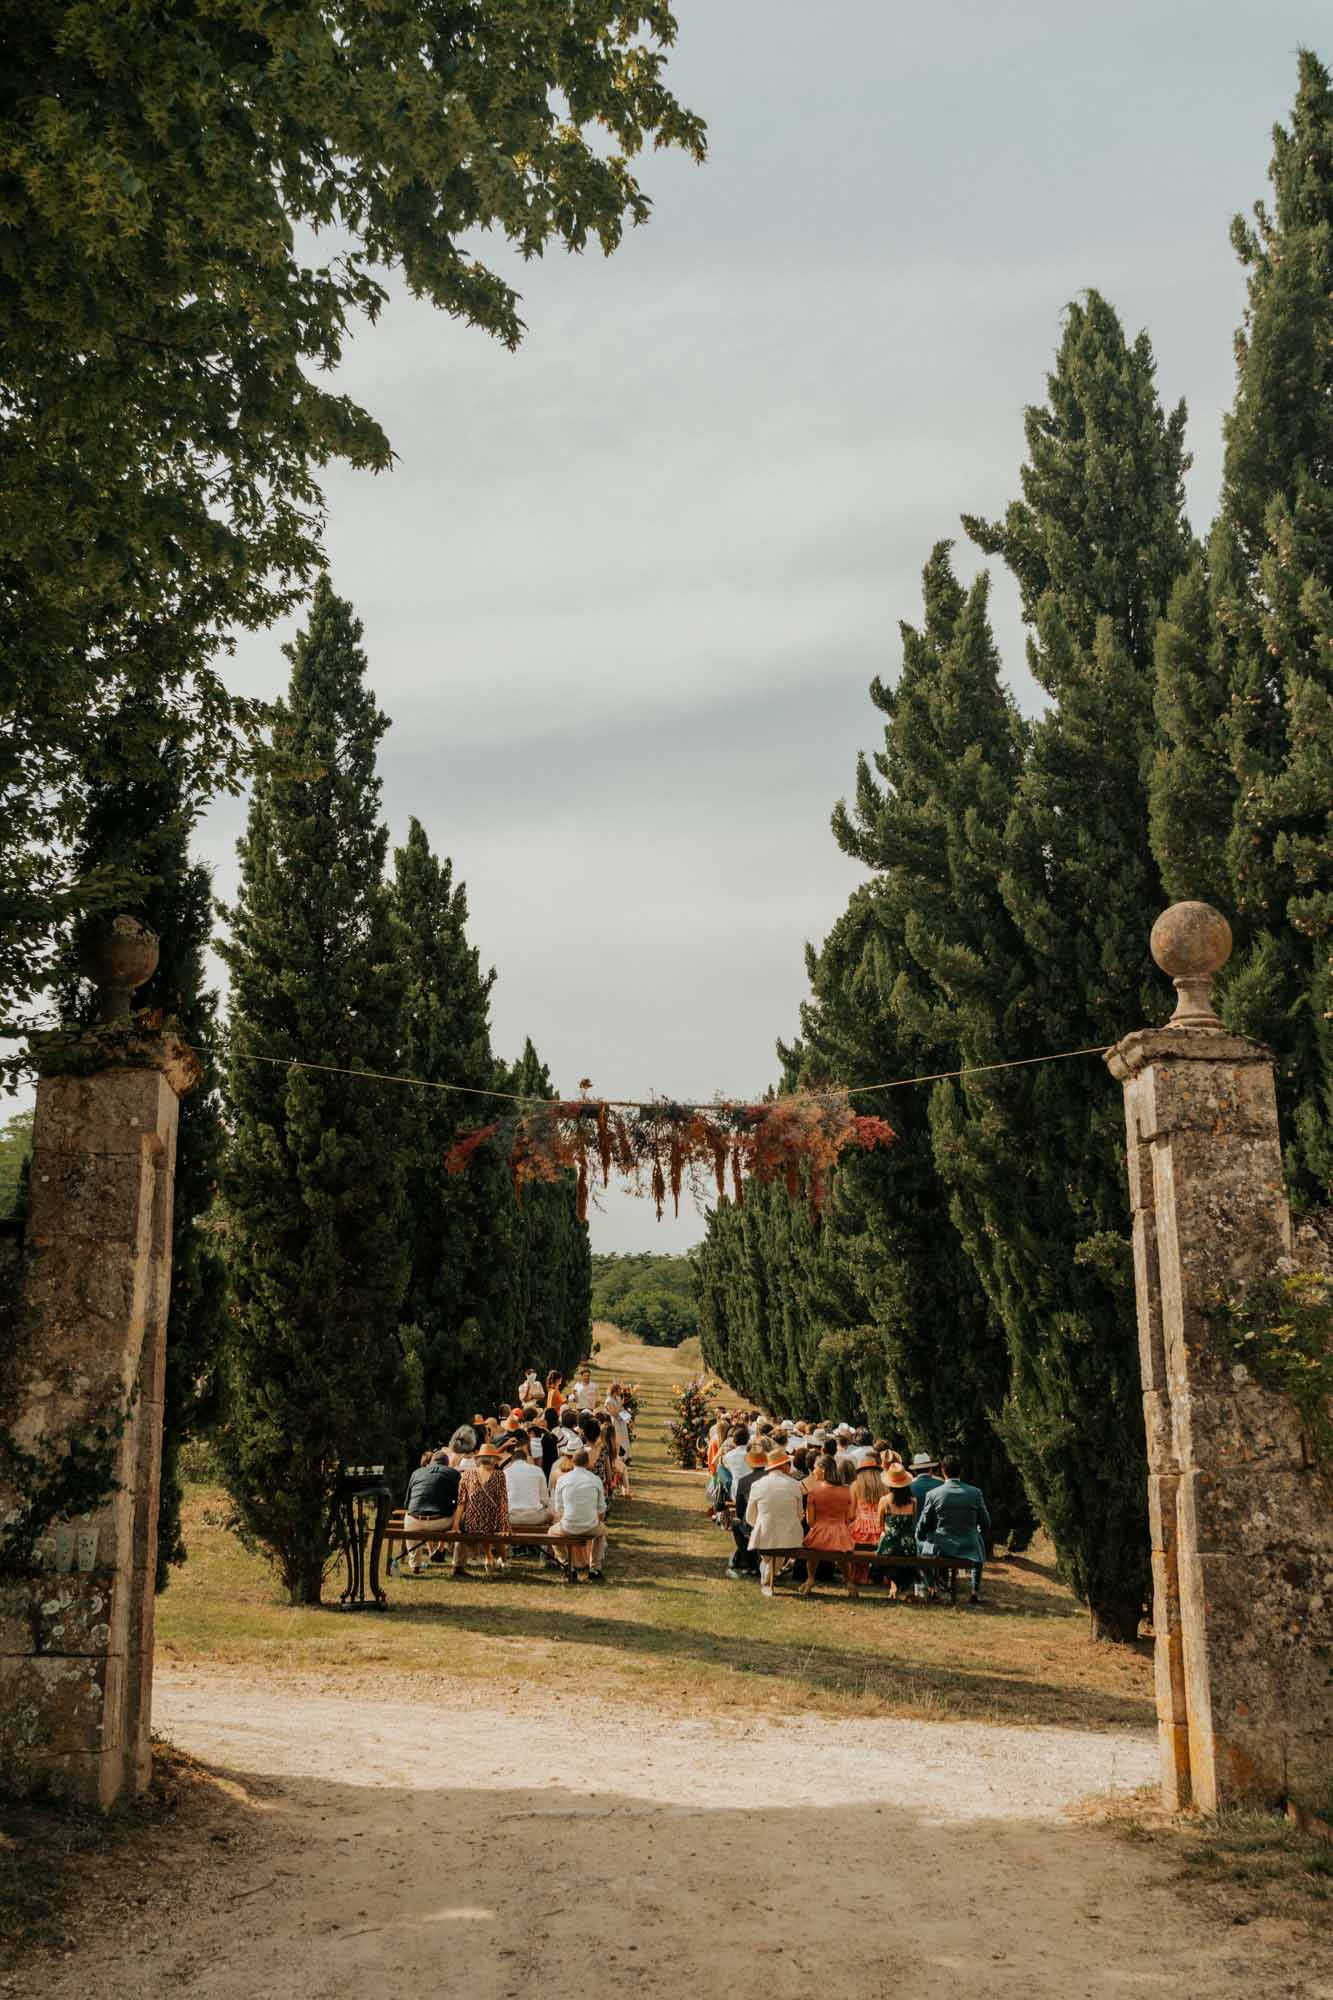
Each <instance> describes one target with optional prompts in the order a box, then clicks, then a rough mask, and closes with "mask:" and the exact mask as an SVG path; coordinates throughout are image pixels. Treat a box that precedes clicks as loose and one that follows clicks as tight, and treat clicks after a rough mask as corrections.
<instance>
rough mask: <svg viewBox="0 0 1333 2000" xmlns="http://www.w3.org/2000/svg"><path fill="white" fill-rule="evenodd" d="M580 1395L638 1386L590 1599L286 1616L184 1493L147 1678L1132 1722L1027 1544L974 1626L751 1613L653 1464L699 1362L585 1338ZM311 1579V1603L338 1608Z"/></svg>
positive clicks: (872, 1610) (1137, 1684)
mask: <svg viewBox="0 0 1333 2000" xmlns="http://www.w3.org/2000/svg"><path fill="white" fill-rule="evenodd" d="M596 1334H597V1337H598V1338H599V1340H600V1351H599V1353H598V1355H597V1362H598V1374H599V1379H600V1378H602V1377H604V1376H605V1375H606V1374H607V1373H611V1374H615V1375H620V1376H626V1377H628V1378H629V1379H631V1380H635V1381H638V1382H639V1383H640V1384H641V1416H640V1420H639V1425H638V1434H637V1438H636V1443H635V1455H634V1496H635V1497H634V1499H633V1501H632V1502H630V1503H629V1504H628V1505H626V1506H623V1507H619V1508H618V1509H617V1511H616V1512H615V1514H614V1517H613V1523H612V1542H611V1550H610V1554H609V1558H608V1563H607V1574H608V1582H607V1583H606V1585H605V1586H604V1587H603V1588H601V1589H598V1588H596V1587H595V1586H588V1587H581V1588H580V1589H578V1590H577V1591H571V1590H566V1589H564V1588H563V1587H562V1586H561V1585H560V1583H559V1582H558V1581H557V1580H555V1579H554V1578H553V1577H552V1576H551V1575H550V1573H549V1572H544V1573H541V1574H537V1573H535V1571H534V1570H533V1569H531V1568H529V1567H528V1566H526V1565H524V1566H522V1567H520V1568H517V1569H512V1570H511V1571H510V1572H509V1574H507V1575H506V1576H505V1577H504V1578H503V1579H497V1580H495V1581H491V1582H486V1581H484V1580H480V1579H479V1580H477V1581H472V1582H462V1583H456V1582H453V1581H452V1580H451V1579H450V1578H449V1577H448V1576H447V1575H446V1574H445V1573H444V1572H443V1571H441V1570H437V1571H436V1572H435V1574H434V1575H432V1576H430V1577H428V1578H427V1579H426V1580H425V1581H422V1582H404V1581H401V1580H399V1579H396V1578H395V1579H391V1580H390V1581H389V1584H388V1590H389V1595H390V1599H391V1602H392V1605H393V1609H392V1611H391V1612H390V1613H388V1614H387V1615H384V1616H377V1615H375V1614H372V1613H369V1612H363V1613H360V1614H356V1615H346V1614H342V1613H338V1612H336V1611H334V1610H332V1609H329V1608H326V1609H323V1610H318V1611H317V1610H297V1609H293V1608H292V1607H290V1606H288V1605H287V1604H286V1603H285V1602H284V1601H283V1599H282V1595H281V1592H280V1590H279V1588H278V1586H277V1584H276V1582H275V1581H274V1579H273V1577H272V1574H271V1572H270V1571H269V1570H268V1568H267V1567H266V1565H265V1564H264V1563H263V1562H262V1561H261V1560H259V1559H258V1558H257V1557H254V1556H251V1555H248V1554H247V1553H246V1552H245V1550H244V1549H242V1548H241V1546H240V1544H239V1542H238V1541H237V1540H236V1539H235V1537H234V1536H233V1535H231V1534H230V1533H229V1532H227V1530H226V1528H225V1527H224V1526H223V1522H224V1521H225V1518H226V1514H227V1503H226V1496H225V1495H224V1494H223V1493H221V1492H220V1491H219V1490H217V1489H215V1488H210V1487H195V1488H193V1489H192V1490H191V1491H190V1493H189V1495H188V1500H187V1508H186V1522H185V1527H186V1539H187V1542H188V1545H189V1548H190V1559H189V1561H188V1563H187V1564H186V1565H185V1566H184V1568H183V1569H182V1570H180V1571H179V1572H178V1573H177V1574H176V1575H175V1576H174V1577H173V1579H172V1582H171V1586H170V1588H169V1589H168V1591H167V1592H166V1593H165V1595H164V1596H163V1597H162V1598H161V1599H160V1601H159V1604H158V1654H159V1659H160V1660H161V1661H162V1663H163V1664H164V1665H172V1664H177V1665H182V1666H186V1665H195V1664H197V1665H222V1664H226V1665H231V1666H246V1667H260V1668H262V1669H263V1670H264V1671H265V1672H266V1673H279V1674H280V1673H302V1674H310V1673H316V1674H320V1675H328V1676H333V1677H336V1678H337V1679H338V1681H339V1682H347V1683H349V1684H350V1683H353V1682H358V1683H359V1682H363V1681H369V1682H373V1683H374V1684H379V1683H381V1682H382V1681H383V1680H384V1679H385V1678H386V1677H390V1678H391V1677H393V1676H396V1675H399V1674H402V1675H416V1674H439V1673H440V1672H441V1668H442V1661H443V1660H444V1659H446V1658H447V1664H448V1674H449V1678H450V1680H451V1681H452V1682H453V1683H455V1684H465V1683H467V1682H469V1681H472V1682H496V1681H500V1682H502V1683H506V1684H509V1685H511V1686H512V1687H514V1688H515V1689H517V1688H518V1687H520V1686H522V1687H523V1688H524V1689H525V1690H528V1691H531V1692H532V1693H534V1694H540V1692H541V1691H542V1689H543V1688H545V1687H564V1686H567V1685H568V1684H569V1683H570V1681H571V1679H573V1678H577V1679H579V1680H582V1679H584V1677H585V1676H586V1677H587V1678H588V1679H589V1680H591V1681H593V1682H595V1684H596V1685H597V1687H598V1688H599V1690H600V1691H601V1692H602V1693H603V1694H606V1695H609V1696H617V1697H627V1698H635V1697H638V1698H641V1699H645V1700H650V1701H652V1702H655V1703H656V1702H669V1703H670V1704H671V1705H672V1707H673V1708H674V1709H675V1710H676V1711H678V1712H688V1711H693V1710H708V1709H717V1708H725V1707H727V1706H730V1705H744V1706H745V1707H747V1708H750V1707H754V1706H755V1705H756V1704H758V1705H760V1706H762V1707H764V1708H765V1709H767V1710H770V1711H773V1712H778V1713H788V1714H795V1713H806V1714H809V1713H815V1714H826V1715H866V1716H890V1715H896V1716H913V1717H919V1718H922V1719H931V1718H944V1717H958V1718H966V1719H968V1720H970V1721H981V1722H1026V1723H1037V1724H1054V1725H1060V1724H1063V1725H1066V1726H1074V1727H1082V1728H1091V1729H1105V1730H1117V1729H1126V1728H1128V1729H1134V1730H1142V1729H1147V1728H1150V1727H1151V1726H1152V1723H1153V1719H1154V1717H1153V1706H1152V1685H1151V1680H1152V1675H1151V1660H1150V1658H1149V1657H1148V1655H1147V1650H1146V1649H1139V1650H1136V1651H1132V1650H1129V1649H1125V1648H1118V1647H1110V1646H1094V1645H1092V1644H1090V1643H1089V1641H1088V1638H1087V1626H1086V1620H1085V1617H1084V1614H1083V1611H1082V1609H1081V1607H1080V1606H1079V1605H1078V1604H1076V1603H1075V1602H1074V1600H1073V1599H1072V1598H1071V1597H1070V1595H1069V1593H1068V1592H1067V1591H1066V1590H1065V1588H1064V1586H1063V1585H1062V1584H1061V1583H1060V1582H1059V1580H1058V1578H1057V1577H1056V1576H1055V1573H1054V1567H1053V1565H1052V1563H1051V1562H1050V1560H1049V1555H1048V1554H1047V1553H1044V1552H1043V1551H1042V1550H1041V1549H1040V1548H1038V1549H1036V1550H1035V1551H1034V1552H1033V1553H1032V1556H1031V1558H1030V1559H1028V1558H1024V1559H1021V1560H1019V1561H1015V1562H1012V1563H1009V1564H1006V1565H1004V1566H1003V1567H998V1568H996V1569H995V1570H994V1571H993V1572H992V1574H991V1577H990V1578H989V1579H988V1584H987V1592H988V1595H989V1597H990V1599H991V1602H990V1604H989V1605H988V1606H986V1607H985V1608H983V1609H981V1610H971V1609H968V1608H966V1607H961V1606H960V1607H959V1608H958V1609H956V1610H953V1609H950V1608H948V1607H946V1606H940V1607H935V1608H931V1609H925V1608H921V1607H917V1606H913V1605H901V1606H899V1605H891V1604H890V1603H889V1602H888V1601H887V1598H886V1597H885V1596H883V1595H881V1594H880V1593H878V1592H869V1593H866V1594H865V1595H864V1596H863V1597H862V1599H861V1600H860V1602H858V1603H849V1602H848V1601H847V1600H846V1599H845V1597H844V1596H843V1594H842V1592H841V1590H840V1589H837V1588H834V1587H829V1588H820V1589H819V1590H817V1591H816V1593H815V1595H814V1596H813V1597H812V1598H810V1599H806V1600H801V1599H799V1598H797V1597H795V1596H794V1595H788V1596H785V1597H784V1596H779V1597H778V1598H776V1599H775V1600H773V1601H772V1602H765V1601H764V1600H762V1599H761V1598H760V1597H759V1595H758V1592H757V1591H756V1590H755V1589H754V1588H753V1586H751V1585H749V1584H744V1583H731V1582H728V1581H727V1580H726V1579H725V1578H724V1576H723V1569H724V1566H725V1563H726V1559H727V1554H728V1543H727V1540H726V1538H725V1537H724V1536H723V1535H722V1534H721V1533H720V1532H719V1530H718V1529H716V1528H715V1527H714V1526H713V1525H712V1524H711V1522H710V1521H709V1520H708V1518H707V1516H706V1514H705V1512H704V1506H703V1477H702V1475H701V1474H698V1473H685V1472H681V1471H679V1470H677V1469H676V1468H674V1467H672V1466H671V1465H670V1464H669V1463H668V1460H667V1454H666V1448H665V1443H664V1438H663V1428H664V1425H665V1422H666V1418H667V1415H668V1412H669V1407H670V1397H671V1390H672V1385H673V1384H674V1383H678V1382H680V1381H681V1380H683V1379H684V1376H685V1374H687V1373H688V1372H689V1371H690V1370H691V1368H692V1367H697V1366H698V1357H697V1346H696V1345H695V1344H693V1343H687V1344H686V1346H685V1347H683V1348H680V1349H662V1348H651V1347H644V1346H642V1345H641V1344H640V1343H638V1342H637V1341H633V1340H630V1339H627V1338H626V1337H625V1336H623V1335H622V1334H620V1333H619V1332H618V1330H617V1329H615V1328H613V1327H608V1326H599V1327H598V1328H597V1329H596ZM338 1588H339V1583H338V1581H337V1578H336V1577H335V1578H334V1579H331V1582H330V1585H329V1586H328V1587H327V1590H326V1594H327V1595H328V1596H329V1597H330V1598H332V1597H335V1596H336V1595H337V1590H338Z"/></svg>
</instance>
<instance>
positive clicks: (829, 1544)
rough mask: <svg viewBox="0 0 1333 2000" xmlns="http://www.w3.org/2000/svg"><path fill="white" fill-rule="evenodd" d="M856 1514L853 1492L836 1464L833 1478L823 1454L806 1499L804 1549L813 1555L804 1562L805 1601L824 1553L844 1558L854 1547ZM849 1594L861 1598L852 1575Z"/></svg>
mask: <svg viewBox="0 0 1333 2000" xmlns="http://www.w3.org/2000/svg"><path fill="white" fill-rule="evenodd" d="M855 1513H856V1501H855V1498H854V1497H853V1495H852V1492H851V1489H850V1488H849V1487H846V1486H844V1485H843V1484H842V1483H841V1481H840V1479H839V1477H838V1469H837V1465H836V1462H835V1463H834V1465H833V1467H832V1475H831V1476H830V1470H829V1460H828V1457H827V1456H826V1455H825V1454H824V1453H823V1452H821V1453H820V1454H819V1461H818V1463H817V1464H816V1466H815V1472H814V1483H813V1485H812V1486H811V1488H810V1490H809V1492H808V1493H807V1494H806V1496H805V1518H806V1520H807V1521H808V1522H809V1523H810V1525H809V1527H808V1528H807V1529H806V1531H805V1546H806V1547H807V1548H808V1549H811V1550H813V1551H814V1553H813V1554H811V1555H808V1556H807V1557H806V1559H805V1582H804V1583H803V1584H802V1585H801V1595H802V1597H808V1596H809V1595H810V1592H811V1591H812V1590H813V1589H814V1587H815V1571H816V1570H817V1569H818V1568H819V1552H820V1551H821V1550H825V1551H827V1552H828V1553H829V1554H838V1555H842V1554H845V1553H846V1551H847V1550H848V1549H850V1548H852V1547H853V1540H852V1519H853V1516H854V1515H855ZM847 1590H848V1594H849V1596H852V1597H857V1596H859V1595H860V1592H859V1591H858V1589H857V1584H856V1578H855V1576H854V1575H853V1574H852V1573H851V1572H850V1571H849V1572H848V1576H847Z"/></svg>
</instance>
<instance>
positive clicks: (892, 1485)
mask: <svg viewBox="0 0 1333 2000" xmlns="http://www.w3.org/2000/svg"><path fill="white" fill-rule="evenodd" d="M879 1530H880V1532H879V1545H878V1548H877V1549H876V1551H875V1553H876V1554H877V1555H881V1556H914V1555H915V1554H916V1502H915V1500H913V1498H912V1475H911V1473H910V1472H909V1471H908V1470H907V1468H906V1466H905V1465H902V1464H901V1463H900V1462H899V1460H898V1454H897V1452H896V1451H895V1452H892V1453H888V1454H886V1456H885V1460H884V1495H883V1498H882V1499H881V1501H880V1503H879ZM917 1575H918V1572H917V1571H916V1570H914V1569H891V1570H890V1571H889V1572H888V1577H889V1598H890V1601H891V1602H892V1603H894V1604H896V1603H897V1602H898V1601H899V1599H900V1598H905V1597H906V1596H907V1593H908V1591H909V1590H911V1589H912V1588H913V1587H914V1585H915V1583H916V1580H917Z"/></svg>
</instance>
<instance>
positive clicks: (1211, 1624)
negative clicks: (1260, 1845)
mask: <svg viewBox="0 0 1333 2000" xmlns="http://www.w3.org/2000/svg"><path fill="white" fill-rule="evenodd" d="M1183 907H1184V908H1185V909H1189V910H1198V909H1200V908H1201V907H1202V906H1199V905H1187V906H1183ZM1173 914H1174V913H1173V912H1168V916H1171V915H1173ZM1208 915H1209V916H1210V917H1214V918H1215V913H1212V912H1209V913H1208ZM1163 921H1165V920H1163ZM1195 921H1197V920H1195ZM1215 921H1216V923H1217V924H1220V925H1222V929H1223V931H1225V925H1224V924H1222V920H1221V919H1220V918H1215ZM1159 929H1160V926H1159ZM1226 944H1227V946H1228V947H1229V932H1228V933H1226ZM1154 950H1155V952H1156V955H1157V957H1158V963H1159V964H1161V965H1163V967H1164V969H1165V970H1168V971H1171V972H1173V973H1174V972H1175V971H1176V970H1177V966H1176V965H1175V964H1173V963H1172V957H1173V953H1172V951H1171V940H1170V937H1169V936H1168V938H1167V939H1166V941H1165V943H1162V944H1161V945H1160V946H1159V940H1158V933H1157V932H1154ZM1224 957H1225V951H1223V952H1222V956H1221V957H1219V958H1218V959H1217V963H1218V964H1220V963H1221V962H1222V958H1224ZM1199 984H1200V981H1199V979H1198V976H1197V974H1192V975H1189V976H1186V977H1181V978H1178V979H1177V985H1178V986H1182V987H1189V988H1190V989H1191V994H1190V1007H1189V1011H1188V1012H1187V1011H1186V1010H1185V1003H1184V1001H1182V1008H1181V1009H1179V1010H1178V1013H1177V1017H1176V1019H1175V1020H1174V1021H1173V1022H1172V1023H1171V1024H1170V1025H1169V1026H1168V1027H1166V1028H1164V1029H1158V1030H1152V1031H1146V1032H1143V1033H1140V1034H1135V1035H1130V1036H1127V1037H1126V1038H1125V1040H1124V1041H1122V1042H1120V1043H1119V1044H1118V1045H1117V1046H1116V1047H1115V1048H1114V1049H1113V1050H1112V1051H1111V1052H1110V1054H1109V1056H1108V1061H1109V1063H1110V1066H1111V1068H1112V1071H1113V1072H1114V1074H1115V1075H1116V1076H1117V1077H1118V1078H1119V1079H1120V1081H1121V1082H1122V1084H1123V1085H1124V1089H1125V1112H1126V1125H1127V1137H1128V1144H1129V1172H1130V1190H1131V1200H1132V1205H1133V1215H1134V1260H1135V1279H1136V1286H1137V1293H1138V1316H1139V1335H1140V1357H1141V1364H1142V1372H1143V1395H1144V1417H1145V1427H1146V1431H1147V1442H1148V1463H1149V1513H1150V1520H1151V1526H1152V1541H1153V1585H1154V1610H1153V1623H1154V1630H1155V1633H1156V1665H1157V1708H1158V1720H1159V1730H1160V1739H1161V1751H1162V1777H1163V1787H1164V1791H1165V1795H1166V1798H1167V1800H1168V1802H1169V1803H1170V1804H1172V1805H1186V1804H1189V1803H1194V1804H1197V1805H1199V1806H1202V1807H1203V1808H1204V1809H1206V1810H1215V1809H1216V1808H1218V1807H1221V1806H1226V1805H1233V1804H1242V1803H1264V1804H1269V1803H1276V1802H1278V1801H1280V1800H1282V1799H1287V1798H1293V1797H1294V1798H1296V1799H1298V1800H1299V1799H1301V1798H1303V1797H1306V1798H1316V1797H1319V1796H1322V1795H1324V1794H1325V1793H1326V1790H1327V1787H1328V1785H1329V1783H1330V1780H1331V1779H1333V1756H1331V1754H1330V1744H1333V1510H1330V1505H1329V1497H1328V1491H1327V1488H1326V1486H1325V1484H1324V1482H1323V1480H1322V1479H1321V1477H1320V1476H1319V1474H1318V1472H1317V1469H1316V1467H1315V1466H1314V1465H1313V1463H1312V1461H1311V1455H1310V1449H1309V1441H1308V1439H1307V1438H1306V1436H1305V1433H1304V1429H1303V1426H1302V1423H1301V1419H1300V1416H1299V1413H1298V1411H1297V1410H1296V1408H1295V1406H1294V1405H1293V1404H1292V1403H1291V1402H1290V1401H1289V1400H1288V1399H1287V1398H1286V1397H1285V1396H1282V1395H1280V1394H1276V1393H1274V1392H1272V1391H1271V1390H1269V1389H1266V1388H1264V1387H1263V1386H1262V1385H1261V1384H1260V1383H1258V1382H1256V1381H1255V1380H1254V1379H1253V1377H1252V1376H1251V1374H1250V1372H1249V1370H1248V1369H1247V1368H1246V1367H1245V1366H1244V1365H1243V1363H1241V1362H1240V1361H1239V1359H1238V1357H1237V1353H1236V1348H1235V1344H1234V1337H1233V1326H1232V1322H1231V1320H1230V1319H1229V1317H1228V1315H1227V1313H1226V1311H1225V1302H1226V1301H1227V1300H1231V1299H1235V1298H1236V1297H1237V1296H1240V1295H1243V1294H1244V1292H1245V1290H1246V1288H1247V1286H1249V1285H1250V1284H1251V1283H1252V1282H1253V1281H1255V1280H1257V1279H1262V1278H1267V1277H1270V1276H1272V1275H1273V1273H1274V1272H1275V1271H1276V1270H1278V1269H1279V1268H1281V1267H1282V1266H1283V1265H1284V1264H1285V1263H1286V1262H1287V1260H1289V1259H1290V1256H1291V1252H1292V1234H1291V1219H1290V1215H1289V1213H1288V1208H1287V1201H1286V1196H1285V1192H1284V1187H1283V1175H1282V1157H1281V1149H1280V1146H1279V1137H1278V1120H1277V1104H1276V1099H1275V1095H1274V1086H1273V1065H1272V1059H1271V1057H1270V1055H1269V1052H1268V1051H1267V1050H1266V1049H1264V1048H1262V1047H1260V1046H1259V1044H1257V1043H1254V1042H1251V1041H1248V1040H1246V1039H1244V1038H1243V1037H1240V1036H1234V1035H1228V1034H1226V1033H1225V1032H1224V1031H1223V1029H1222V1028H1221V1026H1220V1024H1219V1023H1218V1022H1217V1021H1216V1020H1215V1018H1214V1017H1213V1016H1212V1014H1211V1011H1210V1010H1209V1009H1208V1008H1207V1007H1206V1004H1200V1002H1199V995H1198V992H1197V988H1198V986H1199Z"/></svg>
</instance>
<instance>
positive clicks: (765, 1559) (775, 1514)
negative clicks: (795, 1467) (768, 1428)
mask: <svg viewBox="0 0 1333 2000" xmlns="http://www.w3.org/2000/svg"><path fill="white" fill-rule="evenodd" d="M803 1497H804V1496H803V1495H802V1493H801V1482H800V1480H799V1479H793V1478H792V1477H791V1456H790V1454H789V1453H788V1452H787V1450H786V1449H785V1447H783V1446H781V1445H779V1446H778V1447H777V1449H776V1450H774V1451H770V1452H769V1453H768V1456H767V1459H766V1460H765V1471H764V1475H763V1477H762V1478H761V1479H756V1480H755V1481H754V1483H753V1485H752V1486H751V1487H750V1489H749V1492H748V1493H747V1495H746V1500H745V1519H746V1522H747V1524H748V1526H749V1530H750V1548H751V1550H752V1551H753V1552H754V1554H755V1555H757V1556H758V1558H759V1589H760V1592H761V1593H762V1595H763V1596H765V1597H771V1596H772V1595H773V1582H774V1576H775V1573H776V1570H777V1564H778V1558H777V1556H776V1554H772V1555H770V1554H769V1553H768V1552H769V1550H778V1549H791V1548H796V1547H798V1546H799V1545H800V1541H801V1526H802V1512H801V1503H802V1499H803Z"/></svg>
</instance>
